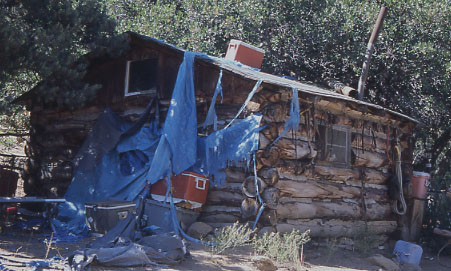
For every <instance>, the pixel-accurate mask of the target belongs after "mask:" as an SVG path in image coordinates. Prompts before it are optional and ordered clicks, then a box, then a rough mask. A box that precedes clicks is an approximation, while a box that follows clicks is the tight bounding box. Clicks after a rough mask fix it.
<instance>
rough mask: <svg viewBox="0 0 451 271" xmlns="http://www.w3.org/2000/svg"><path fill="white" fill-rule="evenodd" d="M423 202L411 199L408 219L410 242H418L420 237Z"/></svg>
mask: <svg viewBox="0 0 451 271" xmlns="http://www.w3.org/2000/svg"><path fill="white" fill-rule="evenodd" d="M425 202H426V201H425V200H421V199H415V198H414V199H413V206H412V215H411V219H410V236H409V239H410V240H412V241H415V240H418V238H419V237H420V232H421V228H422V224H423V214H424V205H425Z"/></svg>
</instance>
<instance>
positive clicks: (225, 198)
mask: <svg viewBox="0 0 451 271" xmlns="http://www.w3.org/2000/svg"><path fill="white" fill-rule="evenodd" d="M245 198H246V197H245V196H244V195H243V193H235V192H228V191H209V192H208V195H207V205H209V204H225V205H232V206H240V205H241V202H242V201H243V200H244V199H245Z"/></svg>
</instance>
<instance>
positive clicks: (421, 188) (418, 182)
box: [410, 171, 430, 199]
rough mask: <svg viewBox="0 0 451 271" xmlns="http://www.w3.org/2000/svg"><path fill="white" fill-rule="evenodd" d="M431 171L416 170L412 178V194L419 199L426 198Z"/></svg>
mask: <svg viewBox="0 0 451 271" xmlns="http://www.w3.org/2000/svg"><path fill="white" fill-rule="evenodd" d="M429 177H430V175H429V173H426V172H418V171H414V172H413V176H412V178H411V179H410V181H411V182H412V196H413V197H414V198H418V199H425V198H426V195H427V190H428V186H429Z"/></svg>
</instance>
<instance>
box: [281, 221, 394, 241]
mask: <svg viewBox="0 0 451 271" xmlns="http://www.w3.org/2000/svg"><path fill="white" fill-rule="evenodd" d="M396 227H397V223H396V221H369V222H367V229H368V231H369V232H371V233H372V234H378V235H380V234H390V233H392V232H393V231H395V230H396ZM276 228H277V231H278V232H280V233H285V232H291V231H292V230H294V229H295V230H299V231H301V232H304V231H306V230H310V236H311V237H355V235H356V234H357V233H358V232H364V231H365V228H366V226H365V222H364V221H343V220H337V219H332V220H323V219H312V220H310V219H298V220H287V222H286V223H280V222H279V223H278V224H277V226H276Z"/></svg>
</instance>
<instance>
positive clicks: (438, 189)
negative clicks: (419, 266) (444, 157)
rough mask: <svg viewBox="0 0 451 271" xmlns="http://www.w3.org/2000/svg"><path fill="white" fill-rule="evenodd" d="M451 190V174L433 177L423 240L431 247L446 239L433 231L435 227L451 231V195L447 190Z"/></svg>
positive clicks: (437, 245) (440, 243)
mask: <svg viewBox="0 0 451 271" xmlns="http://www.w3.org/2000/svg"><path fill="white" fill-rule="evenodd" d="M447 191H448V193H449V191H451V176H447V178H443V179H432V180H431V184H430V187H429V191H428V192H429V193H428V194H429V197H428V200H427V204H426V210H425V215H424V220H423V221H424V225H425V227H426V228H425V230H424V231H423V232H422V234H423V236H422V238H423V240H424V241H426V242H427V243H428V244H429V245H430V246H431V247H434V248H439V247H441V246H442V245H443V244H445V243H446V241H447V240H446V239H444V238H443V237H441V236H438V235H436V234H434V233H433V230H434V228H440V229H442V230H449V231H451V213H450V210H451V197H449V196H448V197H447V195H446V192H447Z"/></svg>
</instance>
